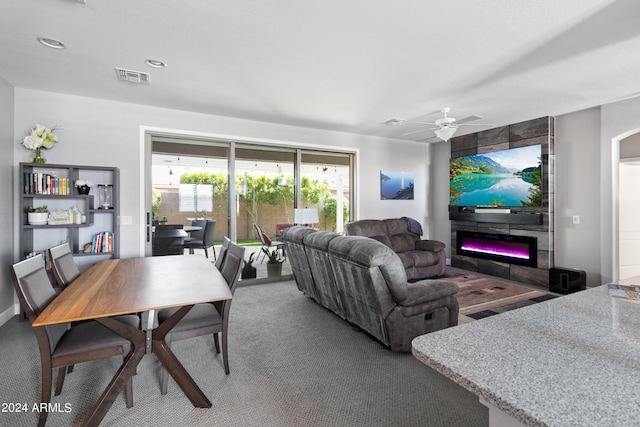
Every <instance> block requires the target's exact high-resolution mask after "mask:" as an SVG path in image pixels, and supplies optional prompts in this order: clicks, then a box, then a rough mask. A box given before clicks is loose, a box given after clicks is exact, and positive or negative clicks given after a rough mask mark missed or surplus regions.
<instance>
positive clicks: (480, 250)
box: [456, 230, 538, 267]
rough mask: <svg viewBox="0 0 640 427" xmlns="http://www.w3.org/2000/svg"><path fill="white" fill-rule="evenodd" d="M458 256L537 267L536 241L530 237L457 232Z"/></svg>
mask: <svg viewBox="0 0 640 427" xmlns="http://www.w3.org/2000/svg"><path fill="white" fill-rule="evenodd" d="M456 251H457V254H458V255H462V256H468V257H473V258H481V259H488V260H492V261H498V262H505V263H509V264H518V265H524V266H527V267H537V264H538V240H537V239H536V238H535V237H530V236H511V235H509V234H493V233H482V232H476V231H462V230H461V231H458V232H457V235H456Z"/></svg>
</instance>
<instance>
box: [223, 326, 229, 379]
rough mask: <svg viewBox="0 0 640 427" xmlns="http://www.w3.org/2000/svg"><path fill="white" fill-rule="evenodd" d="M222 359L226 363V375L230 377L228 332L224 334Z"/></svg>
mask: <svg viewBox="0 0 640 427" xmlns="http://www.w3.org/2000/svg"><path fill="white" fill-rule="evenodd" d="M222 359H223V361H224V373H225V374H227V375H229V355H228V354H227V331H226V330H224V331H223V332H222Z"/></svg>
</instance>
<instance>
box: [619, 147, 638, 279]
mask: <svg viewBox="0 0 640 427" xmlns="http://www.w3.org/2000/svg"><path fill="white" fill-rule="evenodd" d="M639 145H640V144H639ZM638 183H640V164H638V163H635V162H633V163H620V210H619V212H620V217H619V218H620V222H619V227H620V245H619V248H620V277H619V279H620V280H623V279H629V278H632V277H635V276H640V218H639V217H638V212H639V211H640V191H638Z"/></svg>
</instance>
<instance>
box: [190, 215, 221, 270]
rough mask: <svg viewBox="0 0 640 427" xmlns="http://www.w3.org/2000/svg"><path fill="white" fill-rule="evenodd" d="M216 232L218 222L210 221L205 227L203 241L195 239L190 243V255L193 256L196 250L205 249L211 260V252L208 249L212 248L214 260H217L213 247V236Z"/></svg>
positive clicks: (207, 221) (205, 253)
mask: <svg viewBox="0 0 640 427" xmlns="http://www.w3.org/2000/svg"><path fill="white" fill-rule="evenodd" d="M215 231H216V220H215V219H208V220H206V223H205V225H204V229H203V234H202V238H201V239H197V238H195V239H194V240H191V241H189V244H188V245H187V247H188V248H189V253H190V254H193V253H194V249H204V255H205V256H206V257H207V258H209V252H208V250H207V248H212V249H211V250H212V252H213V259H214V260H215V259H216V249H215V247H214V246H213V245H214V242H213V236H214V234H215Z"/></svg>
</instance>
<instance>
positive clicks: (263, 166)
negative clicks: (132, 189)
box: [150, 135, 354, 278]
mask: <svg viewBox="0 0 640 427" xmlns="http://www.w3.org/2000/svg"><path fill="white" fill-rule="evenodd" d="M150 139H151V159H152V162H151V163H152V166H151V170H152V173H151V175H152V176H151V178H150V179H151V186H152V203H151V212H152V216H153V220H154V223H156V224H158V223H166V224H172V225H180V224H182V225H183V226H189V225H190V224H191V222H192V221H194V220H196V219H214V220H216V229H215V235H214V241H215V243H216V244H217V245H220V243H221V242H222V239H223V237H224V236H228V237H229V238H231V239H232V240H234V241H237V242H239V243H241V244H244V245H245V246H246V247H247V254H249V253H251V252H257V253H256V255H254V259H257V260H259V261H258V263H259V264H262V262H263V258H264V257H263V252H261V248H262V246H263V245H264V242H261V240H260V237H262V235H261V233H258V230H263V231H264V232H265V233H264V234H265V235H266V238H267V241H272V242H275V241H277V240H278V239H279V238H280V237H281V236H280V235H281V231H282V230H283V229H284V228H286V227H288V226H291V225H293V224H304V225H308V226H311V227H314V228H316V229H321V230H329V231H338V232H342V230H343V224H344V223H346V222H347V221H349V218H350V215H351V213H352V209H351V206H353V204H352V198H353V191H352V189H351V183H352V182H353V173H354V167H353V165H354V155H353V154H352V153H338V152H329V151H322V150H309V149H303V148H299V147H288V146H274V145H261V144H249V143H243V142H235V141H209V140H195V139H186V138H179V137H170V136H160V135H158V136H154V135H151V136H150ZM283 271H284V272H285V273H284V274H288V273H289V272H290V269H289V270H288V269H287V268H284V269H283ZM258 278H260V276H259V277H258Z"/></svg>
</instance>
